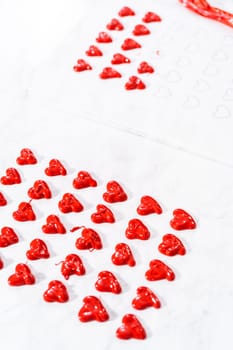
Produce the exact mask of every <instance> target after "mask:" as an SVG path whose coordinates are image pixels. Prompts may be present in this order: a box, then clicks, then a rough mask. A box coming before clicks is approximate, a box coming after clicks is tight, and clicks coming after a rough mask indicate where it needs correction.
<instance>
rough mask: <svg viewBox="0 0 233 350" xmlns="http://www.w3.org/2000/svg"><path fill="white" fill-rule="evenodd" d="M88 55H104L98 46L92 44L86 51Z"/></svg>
mask: <svg viewBox="0 0 233 350" xmlns="http://www.w3.org/2000/svg"><path fill="white" fill-rule="evenodd" d="M86 55H87V56H91V57H95V56H103V53H102V51H101V50H100V49H99V48H98V47H97V46H95V45H91V46H90V47H89V49H88V50H87V51H86Z"/></svg>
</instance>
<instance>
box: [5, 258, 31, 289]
mask: <svg viewBox="0 0 233 350" xmlns="http://www.w3.org/2000/svg"><path fill="white" fill-rule="evenodd" d="M8 283H9V285H10V286H17V287H18V286H23V285H25V284H34V283H35V277H34V276H33V275H32V273H31V270H30V269H29V267H28V266H27V265H26V264H18V265H16V267H15V273H14V274H13V275H11V276H10V277H9V278H8Z"/></svg>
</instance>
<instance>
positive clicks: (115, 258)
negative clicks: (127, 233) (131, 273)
mask: <svg viewBox="0 0 233 350" xmlns="http://www.w3.org/2000/svg"><path fill="white" fill-rule="evenodd" d="M112 262H113V264H115V265H129V266H131V267H132V266H135V265H136V262H135V260H134V256H133V253H132V251H131V249H130V247H129V246H128V244H126V243H118V244H117V245H116V246H115V252H114V253H113V255H112Z"/></svg>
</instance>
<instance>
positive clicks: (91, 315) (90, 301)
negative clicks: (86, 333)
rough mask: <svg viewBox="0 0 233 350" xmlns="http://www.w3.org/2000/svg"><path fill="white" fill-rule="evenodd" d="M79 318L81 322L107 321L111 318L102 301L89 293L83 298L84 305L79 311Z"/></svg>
mask: <svg viewBox="0 0 233 350" xmlns="http://www.w3.org/2000/svg"><path fill="white" fill-rule="evenodd" d="M78 318H79V320H80V321H81V322H89V321H98V322H105V321H107V320H108V319H109V315H108V313H107V311H106V309H105V307H104V306H103V304H102V302H101V301H100V300H99V299H98V298H97V297H95V296H93V295H89V296H86V297H85V298H84V299H83V306H82V307H81V309H80V310H79V312H78Z"/></svg>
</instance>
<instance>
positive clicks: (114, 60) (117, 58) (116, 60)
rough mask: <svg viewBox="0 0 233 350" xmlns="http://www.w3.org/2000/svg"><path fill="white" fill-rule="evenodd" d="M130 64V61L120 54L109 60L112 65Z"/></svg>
mask: <svg viewBox="0 0 233 350" xmlns="http://www.w3.org/2000/svg"><path fill="white" fill-rule="evenodd" d="M130 62H131V61H130V59H129V58H128V57H125V56H124V55H122V54H121V53H115V54H114V55H113V58H112V60H111V63H112V64H123V63H130Z"/></svg>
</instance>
